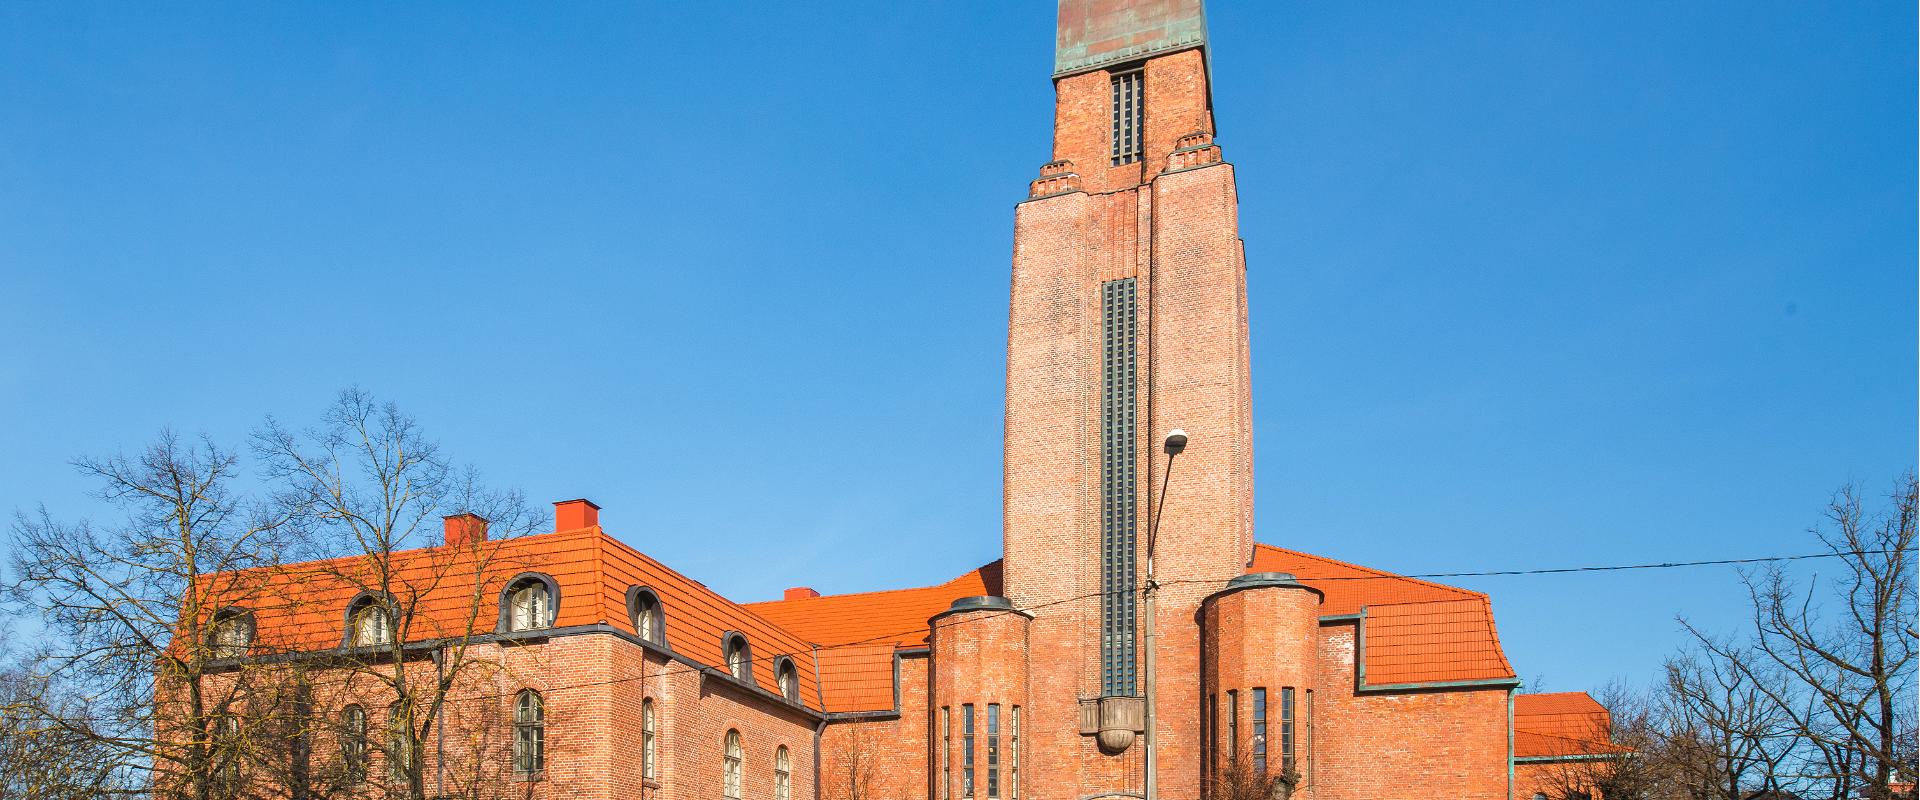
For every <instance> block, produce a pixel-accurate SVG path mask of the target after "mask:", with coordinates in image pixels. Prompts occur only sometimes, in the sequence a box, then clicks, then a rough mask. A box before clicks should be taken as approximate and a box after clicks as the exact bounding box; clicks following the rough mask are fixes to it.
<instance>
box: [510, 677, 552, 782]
mask: <svg viewBox="0 0 1920 800" xmlns="http://www.w3.org/2000/svg"><path fill="white" fill-rule="evenodd" d="M546 768H547V704H546V701H544V700H542V699H540V693H539V692H536V691H534V690H532V689H524V690H522V691H521V692H520V694H519V695H516V696H515V697H514V698H513V771H514V772H516V773H518V774H521V775H536V774H539V773H540V772H541V771H542V770H545V769H546Z"/></svg>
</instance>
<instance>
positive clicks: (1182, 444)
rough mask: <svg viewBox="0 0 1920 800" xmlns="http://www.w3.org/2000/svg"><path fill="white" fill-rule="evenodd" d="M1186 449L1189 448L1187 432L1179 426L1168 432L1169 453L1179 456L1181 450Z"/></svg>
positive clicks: (1167, 448)
mask: <svg viewBox="0 0 1920 800" xmlns="http://www.w3.org/2000/svg"><path fill="white" fill-rule="evenodd" d="M1185 449H1187V432H1186V431H1183V430H1180V429H1179V428H1174V429H1173V430H1172V431H1171V432H1169V433H1168V434H1167V443H1166V451H1167V455H1170V456H1177V455H1180V451H1182V450H1185Z"/></svg>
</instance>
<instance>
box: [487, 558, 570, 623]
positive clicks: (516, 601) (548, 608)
mask: <svg viewBox="0 0 1920 800" xmlns="http://www.w3.org/2000/svg"><path fill="white" fill-rule="evenodd" d="M559 608H560V586H559V584H556V583H554V582H553V579H552V578H549V577H547V576H545V575H542V574H540V573H538V572H523V573H521V574H519V575H515V576H514V577H513V580H510V581H507V588H506V589H505V590H503V591H502V592H501V594H500V630H501V631H535V630H540V629H542V628H551V627H553V620H554V614H555V612H556V611H557V610H558V609H559Z"/></svg>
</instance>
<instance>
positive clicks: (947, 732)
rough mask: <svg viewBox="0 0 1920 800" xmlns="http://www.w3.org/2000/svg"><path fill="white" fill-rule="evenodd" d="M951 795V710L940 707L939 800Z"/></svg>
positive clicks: (944, 799) (945, 799)
mask: <svg viewBox="0 0 1920 800" xmlns="http://www.w3.org/2000/svg"><path fill="white" fill-rule="evenodd" d="M952 793H953V709H952V708H951V707H948V706H941V707H940V800H947V798H948V797H950V796H951V795H952Z"/></svg>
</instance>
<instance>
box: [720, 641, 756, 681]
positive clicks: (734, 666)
mask: <svg viewBox="0 0 1920 800" xmlns="http://www.w3.org/2000/svg"><path fill="white" fill-rule="evenodd" d="M726 652H727V672H729V673H732V675H733V677H735V678H739V679H740V680H742V681H745V682H747V683H753V651H752V650H751V649H750V648H748V647H747V637H745V636H741V635H740V634H737V633H733V634H728V635H727V639H726Z"/></svg>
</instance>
